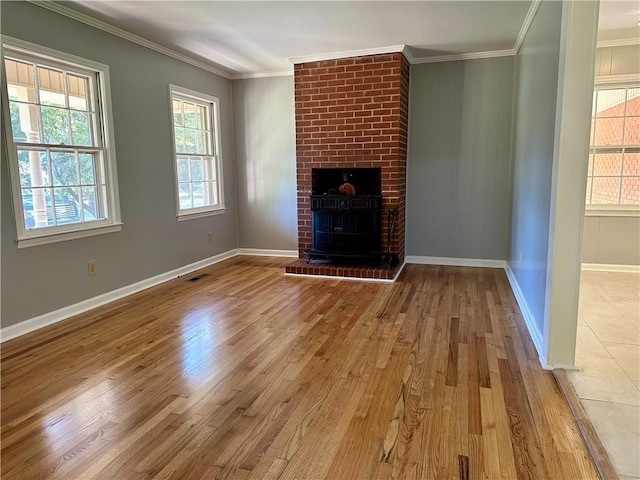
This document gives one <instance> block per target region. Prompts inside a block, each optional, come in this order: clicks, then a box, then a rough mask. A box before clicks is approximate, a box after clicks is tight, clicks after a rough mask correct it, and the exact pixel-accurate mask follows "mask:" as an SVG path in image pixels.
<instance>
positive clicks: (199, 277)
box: [187, 273, 209, 282]
mask: <svg viewBox="0 0 640 480" xmlns="http://www.w3.org/2000/svg"><path fill="white" fill-rule="evenodd" d="M208 276H209V274H208V273H201V274H200V275H197V276H195V277H192V278H190V279H189V280H187V282H197V281H198V280H202V279H203V278H204V277H208Z"/></svg>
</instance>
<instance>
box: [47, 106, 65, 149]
mask: <svg viewBox="0 0 640 480" xmlns="http://www.w3.org/2000/svg"><path fill="white" fill-rule="evenodd" d="M41 111H42V131H43V140H44V143H54V144H56V143H57V144H66V145H70V144H71V135H70V132H69V119H68V117H67V110H65V109H64V108H57V107H41Z"/></svg>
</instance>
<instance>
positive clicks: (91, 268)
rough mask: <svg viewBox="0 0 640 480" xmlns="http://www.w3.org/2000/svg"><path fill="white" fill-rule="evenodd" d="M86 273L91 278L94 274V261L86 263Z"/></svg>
mask: <svg viewBox="0 0 640 480" xmlns="http://www.w3.org/2000/svg"><path fill="white" fill-rule="evenodd" d="M87 273H88V274H89V276H90V277H93V276H94V275H95V274H96V261H95V260H89V261H88V262H87Z"/></svg>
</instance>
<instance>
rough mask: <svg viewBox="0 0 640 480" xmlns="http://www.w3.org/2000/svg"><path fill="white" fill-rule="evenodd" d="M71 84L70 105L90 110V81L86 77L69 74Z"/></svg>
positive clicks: (77, 108)
mask: <svg viewBox="0 0 640 480" xmlns="http://www.w3.org/2000/svg"><path fill="white" fill-rule="evenodd" d="M67 83H68V86H69V107H71V108H74V109H76V110H85V111H87V110H89V97H88V92H89V82H88V81H87V79H86V78H83V77H78V76H76V75H67Z"/></svg>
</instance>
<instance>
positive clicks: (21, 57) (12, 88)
mask: <svg viewBox="0 0 640 480" xmlns="http://www.w3.org/2000/svg"><path fill="white" fill-rule="evenodd" d="M2 40H3V49H4V52H3V59H2V61H3V65H4V72H5V77H4V78H3V86H4V88H3V89H2V90H3V91H2V101H3V104H4V105H7V104H8V106H9V108H8V109H6V108H3V111H4V115H5V118H4V120H5V125H6V129H7V144H8V149H9V167H10V175H11V190H12V195H13V203H14V209H15V218H16V231H17V238H18V246H19V247H25V246H32V245H39V244H43V243H50V242H55V241H60V240H67V239H72V238H79V237H84V236H88V235H94V234H99V233H109V232H113V231H117V230H119V229H120V228H121V227H120V225H121V223H120V212H119V206H118V198H117V186H116V183H115V180H116V172H115V156H114V148H113V137H112V136H111V132H112V128H111V122H110V115H108V114H107V111H106V108H107V107H108V105H109V103H108V90H107V89H108V67H107V66H105V65H101V64H97V63H95V62H91V61H89V60H84V59H81V58H78V57H74V56H71V55H68V54H64V53H61V52H55V51H53V50H50V49H47V48H44V47H40V46H37V45H32V44H28V43H26V42H22V41H19V40H15V39H8V38H6V37H3V39H2ZM7 110H8V117H9V118H7Z"/></svg>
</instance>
